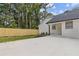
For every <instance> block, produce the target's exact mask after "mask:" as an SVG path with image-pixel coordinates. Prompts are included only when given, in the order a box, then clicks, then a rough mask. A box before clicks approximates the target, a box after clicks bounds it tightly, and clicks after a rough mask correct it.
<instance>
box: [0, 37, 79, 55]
mask: <svg viewBox="0 0 79 59" xmlns="http://www.w3.org/2000/svg"><path fill="white" fill-rule="evenodd" d="M0 55H3V56H5V55H6V56H10V55H11V56H28V55H29V56H63V55H64V56H68V55H69V56H72V55H76V56H77V55H78V56H79V39H71V38H64V37H60V36H46V37H40V38H33V39H28V40H27V39H26V40H19V41H14V42H7V43H0Z"/></svg>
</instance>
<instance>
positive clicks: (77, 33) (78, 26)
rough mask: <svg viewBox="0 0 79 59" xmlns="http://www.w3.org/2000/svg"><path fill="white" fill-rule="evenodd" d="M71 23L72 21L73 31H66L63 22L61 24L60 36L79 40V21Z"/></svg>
mask: <svg viewBox="0 0 79 59" xmlns="http://www.w3.org/2000/svg"><path fill="white" fill-rule="evenodd" d="M72 21H73V29H66V28H65V21H64V22H62V36H67V37H72V38H79V20H72Z"/></svg>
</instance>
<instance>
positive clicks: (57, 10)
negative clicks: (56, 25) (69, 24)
mask: <svg viewBox="0 0 79 59" xmlns="http://www.w3.org/2000/svg"><path fill="white" fill-rule="evenodd" d="M51 5H53V6H52V7H51V8H48V9H47V11H48V12H49V13H52V14H54V15H57V14H61V13H63V12H64V11H66V10H70V9H73V8H74V7H77V6H79V3H51V4H49V5H48V6H51Z"/></svg>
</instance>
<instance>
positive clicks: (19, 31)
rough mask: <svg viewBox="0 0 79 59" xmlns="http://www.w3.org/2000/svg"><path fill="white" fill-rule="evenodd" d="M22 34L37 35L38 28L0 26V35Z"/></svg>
mask: <svg viewBox="0 0 79 59" xmlns="http://www.w3.org/2000/svg"><path fill="white" fill-rule="evenodd" d="M23 35H38V30H36V29H12V28H0V36H23Z"/></svg>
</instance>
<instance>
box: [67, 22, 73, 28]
mask: <svg viewBox="0 0 79 59" xmlns="http://www.w3.org/2000/svg"><path fill="white" fill-rule="evenodd" d="M65 28H66V29H72V28H73V21H67V22H66V23H65Z"/></svg>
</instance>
